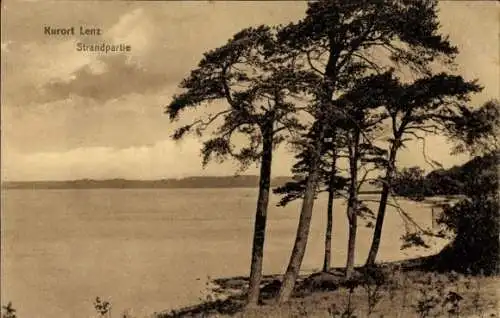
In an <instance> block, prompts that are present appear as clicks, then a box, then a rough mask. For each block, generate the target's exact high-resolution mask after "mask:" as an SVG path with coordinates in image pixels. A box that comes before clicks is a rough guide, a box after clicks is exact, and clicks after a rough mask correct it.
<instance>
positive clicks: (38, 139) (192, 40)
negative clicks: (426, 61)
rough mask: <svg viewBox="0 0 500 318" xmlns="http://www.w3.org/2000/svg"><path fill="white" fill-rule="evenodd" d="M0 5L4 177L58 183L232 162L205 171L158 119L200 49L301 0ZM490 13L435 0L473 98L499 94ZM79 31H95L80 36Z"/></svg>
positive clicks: (195, 147) (414, 151)
mask: <svg viewBox="0 0 500 318" xmlns="http://www.w3.org/2000/svg"><path fill="white" fill-rule="evenodd" d="M1 6H2V12H1V15H2V16H1V18H2V19H1V23H2V25H1V27H2V28H1V52H2V55H1V69H2V72H1V76H2V78H1V83H2V91H1V93H2V95H1V111H2V112H1V133H2V136H1V142H2V143H1V159H2V161H1V172H2V176H1V177H2V180H67V179H82V178H95V179H106V178H128V179H159V178H178V177H185V176H191V175H232V174H234V173H235V171H236V168H237V166H236V165H235V164H234V163H232V162H227V163H224V164H222V165H219V164H215V163H213V164H209V165H208V167H206V168H205V169H203V168H202V165H201V160H200V157H199V154H200V145H201V143H200V140H198V139H196V138H195V137H189V138H186V139H185V140H183V141H181V142H175V141H172V140H171V139H170V136H171V134H172V132H173V130H174V129H175V128H176V127H178V125H179V124H177V123H171V122H170V121H169V119H168V116H167V115H165V114H163V110H164V106H165V105H167V104H168V103H169V102H170V101H171V98H172V95H173V94H174V93H176V92H178V91H179V89H178V84H179V83H180V81H181V80H182V79H183V78H184V77H186V76H187V75H188V74H189V72H190V70H191V69H193V68H194V67H195V66H196V64H197V63H198V61H199V60H200V58H201V57H202V54H203V52H205V51H207V50H209V49H212V48H216V47H218V46H220V45H223V44H224V43H225V42H226V41H227V39H229V38H230V37H231V36H232V35H233V34H234V33H236V32H237V31H239V30H241V29H242V28H245V27H248V26H252V25H259V24H264V23H265V24H279V23H288V22H290V21H296V20H298V19H300V18H301V17H302V16H303V15H304V10H305V7H306V3H305V2H301V1H290V2H285V1H276V2H273V1H269V2H237V1H234V2H233V1H228V2H222V1H221V2H217V1H211V2H208V1H206V2H205V1H191V2H180V1H178V2H176V1H174V2H157V1H152V2H149V1H148V2H142V1H123V2H121V1H102V2H99V1H20V0H7V1H2V3H1ZM499 9H500V5H499V4H498V2H496V1H484V2H482V1H471V2H468V1H442V2H441V3H440V13H439V17H440V21H441V24H442V32H443V33H444V34H448V35H449V36H450V39H451V41H452V42H453V43H454V44H455V45H457V46H458V47H459V49H460V52H461V53H460V55H459V56H458V58H457V63H458V64H459V66H460V67H459V72H460V74H461V75H463V76H464V77H465V78H466V79H474V78H477V79H479V81H480V83H481V84H482V85H483V86H484V90H483V92H482V93H480V94H478V95H476V96H474V98H473V99H472V103H473V104H475V105H480V104H482V103H483V102H485V101H486V100H489V99H492V98H498V96H499V87H500V83H499V78H500V74H499V52H500V48H499V20H500V10H499ZM46 26H50V27H52V28H68V27H71V26H73V27H75V31H76V32H75V33H76V35H75V36H48V35H45V34H44V28H45V27H46ZM80 26H83V27H85V28H99V29H101V30H102V34H101V35H100V36H93V37H85V36H80V35H78V32H79V28H80ZM77 42H83V43H103V42H106V43H110V44H112V43H116V44H120V43H124V44H128V45H130V46H131V51H130V52H122V53H108V54H97V53H95V52H78V51H77V50H76V49H75V47H76V43H77ZM184 120H187V119H184ZM182 122H183V121H182V120H181V123H182ZM426 150H427V154H428V155H429V157H430V158H432V159H433V160H437V161H440V162H441V163H443V164H444V166H445V167H449V166H451V165H454V164H459V163H462V162H463V161H464V160H466V158H465V157H463V156H451V155H450V154H449V150H450V146H449V145H448V144H447V143H446V140H445V139H444V138H442V137H439V136H438V137H433V138H429V139H428V140H427V142H426ZM292 159H293V155H292V154H290V153H289V152H288V151H287V149H286V148H284V147H282V148H280V149H279V150H278V151H277V153H276V155H275V158H274V164H273V175H276V176H277V175H289V170H290V167H291V165H292V164H293V160H292ZM398 163H399V164H400V165H402V166H414V165H420V166H424V167H425V166H426V164H425V160H424V158H423V155H422V145H421V144H411V145H410V146H409V148H408V149H407V150H405V151H404V152H402V153H401V154H400V155H399V157H398ZM427 168H429V167H428V166H427ZM257 171H258V170H257V169H256V167H252V168H251V169H250V170H248V171H247V173H257Z"/></svg>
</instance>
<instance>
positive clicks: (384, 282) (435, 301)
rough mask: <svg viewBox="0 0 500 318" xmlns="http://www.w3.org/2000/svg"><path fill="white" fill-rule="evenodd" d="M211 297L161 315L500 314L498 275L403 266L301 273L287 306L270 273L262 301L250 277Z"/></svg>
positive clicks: (229, 282)
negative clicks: (347, 274) (349, 273)
mask: <svg viewBox="0 0 500 318" xmlns="http://www.w3.org/2000/svg"><path fill="white" fill-rule="evenodd" d="M214 283H215V285H214V287H213V288H212V289H211V292H210V293H208V294H207V301H206V302H204V303H202V304H200V305H197V306H192V307H189V308H184V309H182V310H178V311H176V312H169V313H164V314H160V316H159V317H255V318H257V317H346V318H347V317H350V318H353V317H401V318H406V317H500V314H499V303H498V295H497V290H498V289H499V287H500V277H498V276H493V277H492V276H490V277H484V276H477V275H476V276H467V275H463V274H458V273H454V272H441V273H438V272H435V271H426V270H421V269H415V268H413V269H411V268H403V267H401V265H398V264H391V265H385V266H381V267H378V268H377V269H370V270H366V269H365V270H363V269H358V270H357V272H356V275H355V277H354V278H353V279H351V280H349V281H345V280H344V279H343V275H342V271H341V270H340V269H333V270H332V271H330V272H329V273H316V274H313V275H309V276H307V277H301V279H300V282H299V284H298V287H297V289H296V291H295V295H294V297H293V298H292V300H291V301H290V302H289V303H287V304H281V305H275V304H274V296H275V295H276V293H277V291H278V290H279V285H280V277H278V276H267V277H265V279H264V283H263V288H262V304H261V306H259V307H256V308H245V306H244V304H245V303H244V299H245V290H246V288H247V279H246V278H243V277H239V278H228V279H219V280H215V281H214Z"/></svg>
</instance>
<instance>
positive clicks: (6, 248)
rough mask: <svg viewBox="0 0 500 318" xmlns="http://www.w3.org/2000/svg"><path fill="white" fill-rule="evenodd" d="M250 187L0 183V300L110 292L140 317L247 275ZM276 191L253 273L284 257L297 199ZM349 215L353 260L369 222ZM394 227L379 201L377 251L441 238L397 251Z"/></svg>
mask: <svg viewBox="0 0 500 318" xmlns="http://www.w3.org/2000/svg"><path fill="white" fill-rule="evenodd" d="M256 197H257V189H141V190H136V189H127V190H121V189H95V190H3V191H2V210H1V212H2V215H1V216H2V219H1V221H2V223H1V226H2V229H1V230H2V281H1V295H2V305H4V304H6V303H7V302H8V301H12V303H13V305H14V307H15V308H16V309H17V310H18V317H20V318H26V317H30V318H35V317H50V318H54V317H60V318H64V317H91V316H92V315H93V314H94V309H93V305H92V303H93V300H94V299H95V297H96V296H100V297H101V298H103V299H104V300H108V299H110V300H111V303H112V304H113V315H114V316H118V314H119V313H121V312H122V311H123V310H125V309H129V308H132V309H133V313H134V314H136V315H138V316H139V317H140V316H142V315H144V314H147V313H152V312H153V311H161V310H165V309H171V308H176V307H179V306H183V305H186V304H190V303H193V302H197V301H198V299H199V297H202V295H203V290H204V288H205V282H206V280H207V277H209V276H210V277H213V278H215V277H227V276H235V275H248V273H249V262H250V251H251V242H252V232H253V215H254V213H255V201H256ZM364 197H365V198H366V197H367V196H364ZM368 197H370V198H373V199H376V198H377V196H373V195H371V196H368ZM277 201H278V198H277V197H272V199H271V204H270V210H269V217H268V218H269V222H268V232H267V236H266V246H265V256H264V257H265V260H264V272H265V274H276V273H282V272H283V271H284V269H285V268H286V265H287V262H288V259H289V257H290V252H291V248H292V245H293V240H294V237H295V231H296V227H297V221H298V215H299V211H300V209H299V208H300V202H293V203H291V204H289V205H288V206H287V207H285V208H281V207H276V202H277ZM399 203H400V205H401V207H402V208H403V209H404V210H405V211H407V212H408V213H410V215H411V216H412V217H414V219H415V220H416V221H417V222H419V223H420V224H422V225H423V226H430V225H431V224H432V216H431V209H430V207H429V206H428V205H425V204H423V203H415V202H411V201H405V200H399ZM370 206H371V207H372V208H375V207H376V203H372V204H370ZM335 207H336V209H335V211H334V213H335V218H334V230H333V243H332V249H333V251H332V254H333V255H332V258H333V259H332V265H333V266H342V265H344V264H345V258H346V245H347V218H346V216H345V205H344V203H343V201H342V200H336V201H335ZM325 219H326V195H321V196H320V197H319V198H318V200H317V201H316V203H315V210H314V215H313V221H312V227H311V235H310V239H309V243H308V247H307V252H306V255H305V258H304V263H303V266H302V269H303V271H305V272H309V271H313V270H317V269H320V268H321V265H322V262H323V244H324V243H323V239H324V238H323V236H324V231H325V229H324V227H325V226H324V224H326V223H325ZM359 223H360V226H359V227H360V228H359V232H358V241H357V251H356V263H358V264H362V263H363V262H364V261H365V259H366V255H367V252H368V248H369V246H370V241H371V235H372V229H369V228H366V227H364V222H363V221H360V222H359ZM404 228H405V227H404V223H403V222H402V220H401V218H400V217H399V216H398V213H397V212H396V210H395V209H394V208H391V207H388V212H387V217H386V222H385V224H384V231H383V236H382V242H381V248H380V253H379V260H398V259H404V258H408V257H413V256H421V255H428V254H431V253H434V252H436V251H438V250H439V249H440V248H441V247H442V246H443V245H444V244H445V242H444V241H436V242H435V245H434V246H433V248H432V249H430V250H420V249H409V250H405V251H401V250H400V245H401V244H400V241H399V238H400V237H401V235H402V234H403V233H404Z"/></svg>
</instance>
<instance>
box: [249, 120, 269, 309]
mask: <svg viewBox="0 0 500 318" xmlns="http://www.w3.org/2000/svg"><path fill="white" fill-rule="evenodd" d="M272 151H273V133H272V126H271V127H266V128H264V131H263V149H262V157H261V164H260V176H259V178H260V180H259V196H258V199H257V211H256V212H255V224H254V234H253V245H252V262H251V265H250V279H249V280H250V281H249V289H248V298H247V305H248V306H254V305H257V304H258V302H259V294H260V283H261V280H262V263H263V260H264V239H265V235H266V220H267V207H268V203H269V188H270V184H271V164H272V154H273V152H272Z"/></svg>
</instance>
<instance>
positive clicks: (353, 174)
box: [345, 131, 360, 279]
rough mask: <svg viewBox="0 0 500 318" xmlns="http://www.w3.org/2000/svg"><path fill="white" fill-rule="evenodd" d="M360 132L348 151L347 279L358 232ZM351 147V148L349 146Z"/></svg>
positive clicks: (349, 275) (351, 268) (352, 265)
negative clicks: (349, 180) (349, 179)
mask: <svg viewBox="0 0 500 318" xmlns="http://www.w3.org/2000/svg"><path fill="white" fill-rule="evenodd" d="M359 139H360V132H359V131H356V132H355V136H354V144H353V145H352V151H349V170H350V178H351V182H350V184H349V198H348V201H347V219H348V221H349V241H348V243H347V260H346V266H345V277H346V278H347V279H349V278H350V277H351V275H352V272H353V271H354V261H355V259H354V256H355V251H356V232H357V230H358V215H357V213H358V211H357V210H358V190H357V187H358V161H359V158H358V157H359V151H358V150H359V147H358V146H359V145H358V144H359ZM350 147H351V146H350Z"/></svg>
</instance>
